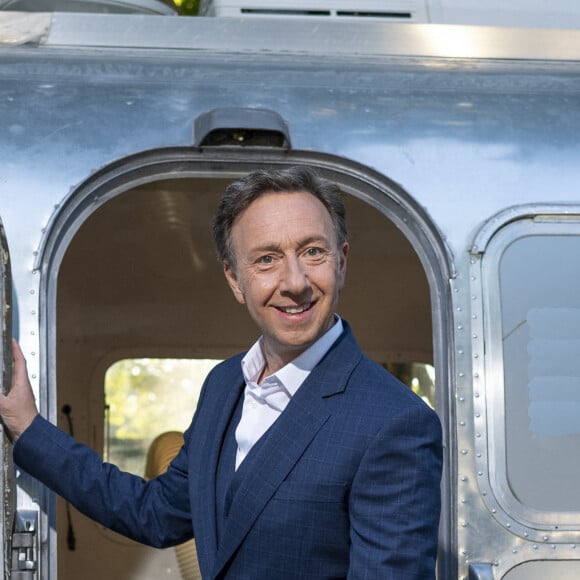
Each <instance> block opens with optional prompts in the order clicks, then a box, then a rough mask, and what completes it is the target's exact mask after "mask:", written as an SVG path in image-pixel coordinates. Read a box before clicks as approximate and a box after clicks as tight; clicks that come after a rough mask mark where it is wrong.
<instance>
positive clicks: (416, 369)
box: [383, 362, 435, 409]
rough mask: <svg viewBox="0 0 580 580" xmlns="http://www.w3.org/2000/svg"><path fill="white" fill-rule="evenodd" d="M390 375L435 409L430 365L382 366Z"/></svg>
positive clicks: (433, 371) (433, 384)
mask: <svg viewBox="0 0 580 580" xmlns="http://www.w3.org/2000/svg"><path fill="white" fill-rule="evenodd" d="M383 366H384V367H385V368H386V369H387V370H388V371H389V372H390V373H391V374H393V375H395V376H396V377H397V378H398V379H399V380H400V381H401V382H403V383H405V384H406V385H407V386H408V387H409V388H410V389H411V390H412V391H413V392H414V393H415V394H416V395H419V397H421V398H422V399H423V400H424V401H425V402H426V403H427V404H428V405H429V406H430V407H431V408H432V409H434V408H435V368H434V367H433V366H432V365H430V364H425V363H419V362H412V363H406V362H405V363H387V364H385V365H383Z"/></svg>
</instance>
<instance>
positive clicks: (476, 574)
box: [468, 562, 493, 580]
mask: <svg viewBox="0 0 580 580" xmlns="http://www.w3.org/2000/svg"><path fill="white" fill-rule="evenodd" d="M468 580H493V567H492V565H491V564H483V563H481V562H474V563H473V564H470V565H469V576H468Z"/></svg>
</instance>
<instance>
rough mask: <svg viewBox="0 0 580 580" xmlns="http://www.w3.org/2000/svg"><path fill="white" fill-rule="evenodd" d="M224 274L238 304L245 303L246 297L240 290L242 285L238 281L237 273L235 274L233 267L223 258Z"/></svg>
mask: <svg viewBox="0 0 580 580" xmlns="http://www.w3.org/2000/svg"><path fill="white" fill-rule="evenodd" d="M224 275H225V277H226V280H227V282H228V285H229V287H230V288H231V289H232V292H233V293H234V296H235V298H236V300H237V301H238V302H239V303H240V304H245V303H246V298H245V297H244V292H243V291H242V287H241V286H240V284H239V282H238V275H237V274H236V271H235V269H234V268H233V267H232V266H231V265H230V263H229V262H228V261H227V260H225V261H224Z"/></svg>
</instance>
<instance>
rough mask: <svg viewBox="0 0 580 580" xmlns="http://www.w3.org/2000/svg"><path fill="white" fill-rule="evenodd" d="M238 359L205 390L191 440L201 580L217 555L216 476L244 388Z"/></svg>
mask: <svg viewBox="0 0 580 580" xmlns="http://www.w3.org/2000/svg"><path fill="white" fill-rule="evenodd" d="M240 360H241V356H238V357H235V358H234V359H232V360H230V361H228V363H227V364H226V365H225V366H224V368H223V371H221V372H219V373H216V374H215V375H214V376H212V378H211V381H210V383H209V384H208V385H207V387H206V388H208V389H210V391H209V392H208V394H207V397H205V399H206V400H204V401H203V402H202V404H203V412H202V413H200V424H199V425H198V426H196V427H197V428H196V429H195V434H196V435H198V436H200V439H199V440H197V441H194V440H192V441H191V449H192V450H195V451H193V452H192V455H193V457H195V458H196V460H195V461H192V462H191V463H190V466H192V469H193V470H194V471H193V474H192V475H193V478H192V480H193V481H196V482H199V487H197V486H196V491H195V493H194V494H193V503H194V505H193V506H192V518H193V523H194V530H195V540H196V547H197V551H198V555H199V560H200V566H201V567H202V570H203V572H204V577H205V575H206V573H207V572H209V571H210V570H211V569H212V568H213V566H214V559H215V555H216V553H217V546H218V542H217V524H216V474H217V466H218V461H219V455H220V451H221V447H222V443H223V439H224V436H225V433H226V431H227V428H228V424H229V421H230V419H231V416H232V415H233V413H234V410H235V406H236V403H237V401H238V399H239V397H240V395H241V392H242V390H243V387H244V381H243V377H242V372H241V367H240Z"/></svg>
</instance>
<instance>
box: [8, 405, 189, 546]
mask: <svg viewBox="0 0 580 580" xmlns="http://www.w3.org/2000/svg"><path fill="white" fill-rule="evenodd" d="M185 441H186V442H185V445H184V447H183V448H182V449H181V451H180V452H179V454H178V456H177V457H176V458H175V459H174V460H173V462H172V464H171V465H170V467H169V469H168V471H167V472H166V473H165V474H163V475H161V476H160V477H158V478H156V479H152V480H150V481H147V482H146V481H145V480H144V479H142V478H140V477H138V476H136V475H132V474H129V473H124V472H122V471H120V470H119V469H118V468H117V467H115V466H114V465H112V464H110V463H103V462H102V460H101V457H100V456H99V455H98V454H97V453H96V452H95V451H93V450H92V449H90V448H89V447H87V446H86V445H82V444H80V443H78V442H76V441H75V440H74V439H73V438H72V437H70V436H69V435H67V434H66V433H64V432H63V431H61V430H60V429H58V428H57V427H55V426H54V425H52V424H51V423H49V422H48V421H46V420H45V419H43V418H42V417H40V416H37V417H36V419H35V420H34V422H33V423H32V425H30V427H29V428H28V429H27V430H26V431H25V432H24V433H23V434H22V435H21V436H20V437H19V438H18V440H17V441H16V444H15V446H14V461H15V463H16V464H17V465H18V466H19V467H20V468H22V469H23V470H24V471H25V472H27V473H28V474H30V475H31V476H33V477H35V478H36V479H38V480H40V481H41V482H42V483H44V484H45V485H46V486H47V487H49V488H50V489H51V490H52V491H54V492H56V493H57V494H59V495H61V496H62V497H64V498H65V499H66V500H67V501H69V502H70V503H71V504H72V505H74V506H75V507H76V508H77V509H78V510H79V511H81V512H82V513H84V514H85V515H87V516H88V517H90V518H92V519H94V520H95V521H97V522H99V523H101V524H102V525H104V526H105V527H107V528H111V529H113V530H115V531H116V532H119V533H121V534H123V535H125V536H127V537H129V538H132V539H134V540H136V541H138V542H142V543H144V544H148V545H151V546H155V547H168V546H172V545H175V544H178V543H181V542H183V541H185V540H188V539H190V538H191V537H192V536H193V530H192V523H191V513H190V505H189V490H188V477H187V446H188V441H189V437H188V433H186V435H185Z"/></svg>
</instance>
